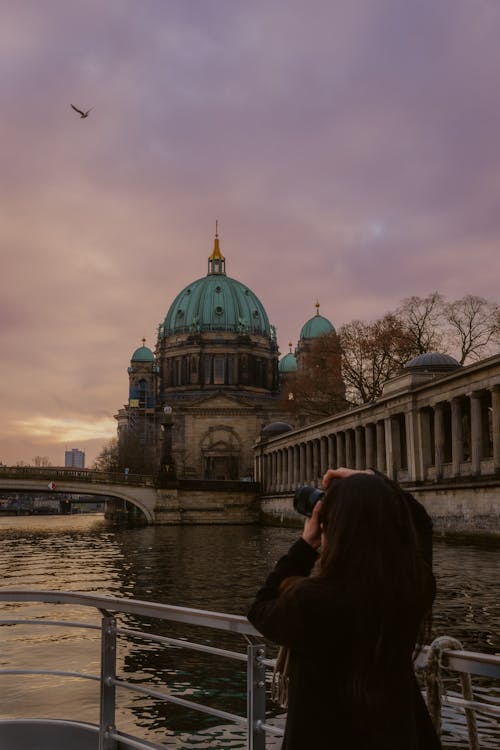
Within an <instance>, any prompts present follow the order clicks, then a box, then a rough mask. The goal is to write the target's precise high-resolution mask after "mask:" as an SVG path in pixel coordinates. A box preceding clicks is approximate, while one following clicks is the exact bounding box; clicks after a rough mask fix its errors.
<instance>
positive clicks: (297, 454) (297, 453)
mask: <svg viewBox="0 0 500 750" xmlns="http://www.w3.org/2000/svg"><path fill="white" fill-rule="evenodd" d="M293 456H294V461H293V463H294V467H293V486H295V487H298V486H299V484H300V445H295V446H294V449H293Z"/></svg>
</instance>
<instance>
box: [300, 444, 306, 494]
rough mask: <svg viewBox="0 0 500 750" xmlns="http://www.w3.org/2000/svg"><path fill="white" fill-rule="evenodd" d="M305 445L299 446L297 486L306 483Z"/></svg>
mask: <svg viewBox="0 0 500 750" xmlns="http://www.w3.org/2000/svg"><path fill="white" fill-rule="evenodd" d="M306 463H307V459H306V444H305V443H301V444H300V469H299V484H304V483H305V481H306Z"/></svg>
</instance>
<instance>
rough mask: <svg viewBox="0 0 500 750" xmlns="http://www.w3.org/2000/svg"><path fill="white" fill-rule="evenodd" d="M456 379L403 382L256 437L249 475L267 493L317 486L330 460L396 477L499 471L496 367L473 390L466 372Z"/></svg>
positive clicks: (499, 413)
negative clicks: (419, 384) (374, 397)
mask: <svg viewBox="0 0 500 750" xmlns="http://www.w3.org/2000/svg"><path fill="white" fill-rule="evenodd" d="M498 359H499V363H500V358H498ZM476 369H477V368H476ZM465 370H466V368H464V374H465ZM489 375H491V373H489ZM462 379H463V380H464V382H463V383H462V384H461V383H460V378H459V377H458V378H457V377H455V378H454V381H453V382H454V385H455V387H453V388H448V389H447V388H443V385H442V384H440V382H439V381H436V383H433V384H431V385H429V386H426V387H423V388H418V389H412V388H409V389H407V391H406V392H404V393H401V392H400V391H399V392H397V393H396V394H395V395H394V396H393V397H392V398H391V397H388V398H382V399H379V401H377V402H375V403H374V404H370V405H369V406H364V407H358V408H356V409H353V410H351V411H349V412H342V413H341V414H337V415H334V416H332V417H331V418H329V419H327V420H323V421H321V422H317V423H315V424H311V425H309V426H308V427H305V428H301V429H299V430H293V431H292V432H287V433H284V434H282V435H280V436H279V437H274V438H270V439H268V440H265V439H261V441H260V442H259V443H258V444H257V446H256V448H255V477H256V480H257V481H259V482H260V483H261V485H262V489H263V492H264V494H272V493H279V492H291V491H293V490H294V488H295V487H297V486H299V485H302V484H311V485H316V486H319V485H320V482H321V477H322V476H323V474H324V473H325V471H326V470H327V469H328V468H329V467H335V466H347V467H349V468H356V469H364V468H368V467H374V468H376V469H378V470H379V471H382V472H384V473H386V474H387V475H389V476H390V477H391V478H394V479H398V480H399V481H402V482H424V483H425V482H439V481H440V480H449V479H459V478H467V477H470V478H474V477H479V476H483V477H484V476H491V475H495V474H498V472H500V373H499V375H498V382H494V383H493V384H491V377H488V378H487V383H486V385H485V386H484V387H479V388H477V387H476V388H475V389H474V390H471V387H470V386H471V384H470V383H469V382H468V380H467V378H462ZM475 380H477V378H476V379H475ZM494 380H497V378H494ZM474 385H481V383H477V384H476V382H474Z"/></svg>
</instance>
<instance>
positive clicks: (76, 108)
mask: <svg viewBox="0 0 500 750" xmlns="http://www.w3.org/2000/svg"><path fill="white" fill-rule="evenodd" d="M71 106H72V108H73V109H74V110H75V112H78V114H79V115H80V117H88V116H89V112H92V110H93V109H94V107H91V108H90V109H88V110H87V111H86V112H82V110H81V109H78V107H75V105H74V104H72V105H71Z"/></svg>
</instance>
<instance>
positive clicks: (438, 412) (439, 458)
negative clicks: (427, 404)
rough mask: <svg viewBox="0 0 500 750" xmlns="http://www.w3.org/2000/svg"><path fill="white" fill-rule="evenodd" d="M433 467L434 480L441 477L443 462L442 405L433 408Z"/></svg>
mask: <svg viewBox="0 0 500 750" xmlns="http://www.w3.org/2000/svg"><path fill="white" fill-rule="evenodd" d="M434 443H435V445H434V465H435V467H436V479H442V477H443V462H444V416H443V404H436V406H435V407H434Z"/></svg>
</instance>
